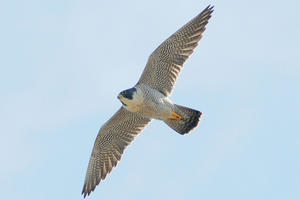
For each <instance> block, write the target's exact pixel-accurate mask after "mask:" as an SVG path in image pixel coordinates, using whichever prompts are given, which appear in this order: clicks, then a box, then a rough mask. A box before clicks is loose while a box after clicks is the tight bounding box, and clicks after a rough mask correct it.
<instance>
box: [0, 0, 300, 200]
mask: <svg viewBox="0 0 300 200" xmlns="http://www.w3.org/2000/svg"><path fill="white" fill-rule="evenodd" d="M209 4H212V5H214V6H215V12H214V13H213V16H212V18H211V20H210V22H209V24H208V25H207V29H206V31H205V33H204V35H203V38H202V40H201V41H200V43H199V46H198V47H197V48H196V50H195V52H194V54H192V56H191V57H190V59H188V61H187V62H186V63H185V66H184V69H183V70H182V72H181V74H180V77H179V79H178V81H177V84H176V87H175V90H174V92H173V94H172V96H171V99H172V100H173V102H175V103H177V104H181V105H185V106H188V107H191V108H195V109H198V110H200V111H202V112H203V118H202V120H201V123H200V125H199V126H198V128H197V129H195V130H194V131H193V132H191V133H190V134H189V135H185V136H182V135H180V134H178V133H176V132H174V131H173V130H171V129H170V128H169V127H167V125H165V124H164V123H163V122H160V121H154V122H152V124H150V125H149V126H148V127H147V128H146V129H145V130H144V132H142V134H140V135H139V136H138V137H137V138H136V140H135V141H134V142H133V143H132V144H131V145H130V146H129V148H128V149H127V150H126V151H125V153H124V155H123V157H122V160H121V162H119V163H118V166H117V168H115V169H114V170H113V171H112V173H111V174H110V175H108V176H107V178H106V180H105V181H103V182H101V183H100V185H99V186H98V187H97V188H96V190H95V192H94V193H92V195H91V196H90V197H88V199H91V200H92V199H121V198H122V199H130V200H140V199H146V200H148V199H149V200H150V199H174V200H175V199H205V200H208V199H218V200H219V199H230V200H240V199H243V200H253V199H255V200H265V199H272V200H274V199H276V200H277V199H278V200H282V199H289V200H296V199H297V200H298V199H300V156H299V154H300V128H299V126H300V117H299V116H300V61H299V55H300V54H299V52H300V39H299V38H300V37H299V36H300V20H299V19H300V11H299V10H300V2H299V0H286V1H279V0H278V1H277V0H265V1H260V0H251V1H250V0H246V1H238V0H227V1H220V0H219V1H217V0H216V1H207V0H205V1H204V0H203V1H197V0H185V1H182V0H180V1H179V0H166V1H161V0H152V1H137V0H136V1H131V0H128V1H102V0H86V1H79V0H73V1H71V0H67V1H66V0H53V1H40V0H27V1H20V0H19V1H15V0H11V1H2V2H1V3H0V24H1V31H0V36H1V37H0V44H1V45H0V57H1V59H0V91H1V97H0V123H1V128H0V129H1V133H0V159H1V165H0V188H1V189H0V191H1V199H12V200H17V199H22V200H33V199H37V200H50V199H51V200H53V199H82V196H81V190H82V186H83V182H84V177H85V173H86V169H87V165H88V161H89V157H90V153H91V150H92V147H93V144H94V140H95V138H96V135H97V132H98V130H99V128H100V127H101V126H102V124H103V123H105V122H106V120H108V119H109V118H110V117H111V116H112V115H113V114H114V112H115V111H116V110H117V109H118V108H119V107H120V106H121V103H120V102H119V101H118V99H117V95H118V93H119V92H120V91H122V90H124V89H127V88H130V87H132V86H133V85H134V84H135V83H136V82H137V80H138V78H139V76H140V74H141V73H142V71H143V69H144V66H145V63H146V61H147V59H148V56H149V55H150V54H151V52H152V51H153V50H154V49H155V48H156V47H157V46H158V45H159V44H160V43H161V42H163V41H164V40H165V39H166V38H167V37H169V36H170V35H171V34H173V33H174V32H175V31H176V30H177V29H178V28H180V27H181V26H182V25H184V24H185V23H186V22H188V21H189V20H190V19H191V18H193V17H194V16H196V15H197V14H198V13H200V12H201V11H202V10H203V9H204V8H205V7H206V6H208V5H209Z"/></svg>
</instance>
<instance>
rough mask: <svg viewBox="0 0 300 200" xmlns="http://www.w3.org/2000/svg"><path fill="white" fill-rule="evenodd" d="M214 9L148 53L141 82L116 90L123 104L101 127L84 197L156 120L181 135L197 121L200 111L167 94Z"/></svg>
mask: <svg viewBox="0 0 300 200" xmlns="http://www.w3.org/2000/svg"><path fill="white" fill-rule="evenodd" d="M212 12H213V7H211V6H208V7H207V8H205V9H204V10H203V11H202V12H201V13H200V14H199V15H197V16H196V17H195V18H193V19H192V20H191V21H190V22H188V23H187V24H186V25H184V26H183V27H182V28H181V29H179V30H178V31H177V32H175V33H174V34H173V35H171V36H170V37H169V38H168V39H167V40H166V41H164V42H163V43H162V44H161V45H160V46H159V47H158V48H157V49H155V50H154V52H153V53H152V54H151V56H150V57H149V59H148V62H147V65H146V67H145V69H144V71H143V73H142V75H141V77H140V79H139V81H138V82H137V84H136V85H135V86H134V87H133V88H130V89H127V90H124V91H122V92H121V93H120V94H119V95H118V99H119V100H120V101H121V103H122V107H121V108H120V109H119V110H118V111H117V112H116V113H115V114H114V115H113V116H112V117H111V118H110V119H109V120H108V121H107V122H106V123H105V124H104V125H103V126H102V127H101V128H100V130H99V133H98V135H97V138H96V141H95V144H94V147H93V151H92V155H91V158H90V161H89V166H88V169H87V173H86V177H85V182H84V186H83V190H82V194H83V195H84V197H85V196H86V195H89V194H90V193H91V192H92V191H93V190H94V189H95V187H96V186H97V185H98V184H99V182H100V181H101V180H103V179H105V177H106V175H107V174H109V173H110V172H111V170H112V169H113V167H115V166H116V165H117V162H118V161H119V160H120V159H121V156H122V154H123V152H124V150H125V148H126V147H127V146H128V145H129V144H130V143H131V142H132V141H133V140H134V138H135V137H136V136H137V135H138V134H139V133H140V132H141V131H142V130H143V129H144V128H145V127H146V126H147V125H148V124H149V123H150V122H151V120H152V119H157V120H161V121H163V122H165V123H166V124H167V125H168V126H169V127H170V128H172V129H173V130H175V131H176V132H178V133H180V134H182V135H184V134H187V133H189V132H190V131H191V130H192V129H194V128H195V127H196V126H197V125H198V123H199V120H200V117H201V115H202V113H201V112H200V111H198V110H194V109H191V108H187V107H184V106H180V105H177V104H174V103H173V102H172V101H171V100H170V99H169V95H170V94H171V92H172V90H173V87H174V85H175V82H176V79H177V77H178V75H179V72H180V70H181V69H182V67H183V64H184V62H185V61H186V59H187V58H188V57H189V55H191V54H192V52H193V50H194V49H195V47H196V46H197V45H198V42H199V40H200V39H201V37H202V33H203V32H204V30H205V25H206V24H207V23H208V20H209V18H210V17H211V13H212Z"/></svg>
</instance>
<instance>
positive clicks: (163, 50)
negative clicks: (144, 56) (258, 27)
mask: <svg viewBox="0 0 300 200" xmlns="http://www.w3.org/2000/svg"><path fill="white" fill-rule="evenodd" d="M212 12H213V7H211V6H208V7H207V8H205V9H204V10H203V11H202V12H201V13H200V14H199V15H197V16H196V17H195V18H193V19H192V20H191V21H189V22H188V23H187V24H185V25H184V26H183V27H182V28H180V29H179V30H178V31H177V32H175V33H174V34H173V35H171V36H170V37H169V38H168V39H167V40H166V41H164V42H163V43H162V44H161V45H160V46H159V47H158V48H157V49H155V51H154V52H153V53H152V54H151V56H150V57H149V59H148V62H147V65H146V67H145V69H144V71H143V73H142V76H141V78H140V80H139V82H138V84H145V85H148V86H150V87H152V88H154V89H157V90H159V91H160V92H162V93H163V94H164V95H166V96H169V95H170V94H171V92H172V89H173V87H174V84H175V81H176V79H177V77H178V74H179V72H180V70H181V68H182V67H183V64H184V62H185V61H186V60H187V59H188V57H189V55H191V54H192V53H193V50H194V48H195V47H196V46H197V45H198V42H199V40H200V39H201V37H202V33H203V32H204V30H205V25H206V24H207V23H208V20H209V18H210V17H211V13H212Z"/></svg>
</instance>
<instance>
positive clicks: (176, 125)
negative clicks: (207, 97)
mask: <svg viewBox="0 0 300 200" xmlns="http://www.w3.org/2000/svg"><path fill="white" fill-rule="evenodd" d="M174 111H175V112H176V113H177V114H179V115H180V116H181V117H182V119H167V120H165V121H164V122H165V123H166V124H167V125H168V126H170V127H171V128H172V129H173V130H175V131H176V132H178V133H180V134H182V135H184V134H186V133H188V132H190V131H191V130H192V129H193V128H195V127H196V126H197V125H198V123H199V121H200V118H201V115H202V113H201V112H200V111H198V110H194V109H191V108H187V107H184V106H179V105H176V104H175V110H174Z"/></svg>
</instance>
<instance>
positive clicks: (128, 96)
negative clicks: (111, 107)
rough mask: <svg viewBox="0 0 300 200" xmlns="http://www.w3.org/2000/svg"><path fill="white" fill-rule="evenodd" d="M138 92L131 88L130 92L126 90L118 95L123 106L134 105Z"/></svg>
mask: <svg viewBox="0 0 300 200" xmlns="http://www.w3.org/2000/svg"><path fill="white" fill-rule="evenodd" d="M136 92H137V91H136V89H135V88H134V87H133V88H130V89H128V90H124V91H122V92H120V94H119V95H118V99H119V100H120V101H121V103H122V104H123V106H127V105H129V104H132V103H133V101H134V95H135V93H136Z"/></svg>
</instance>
